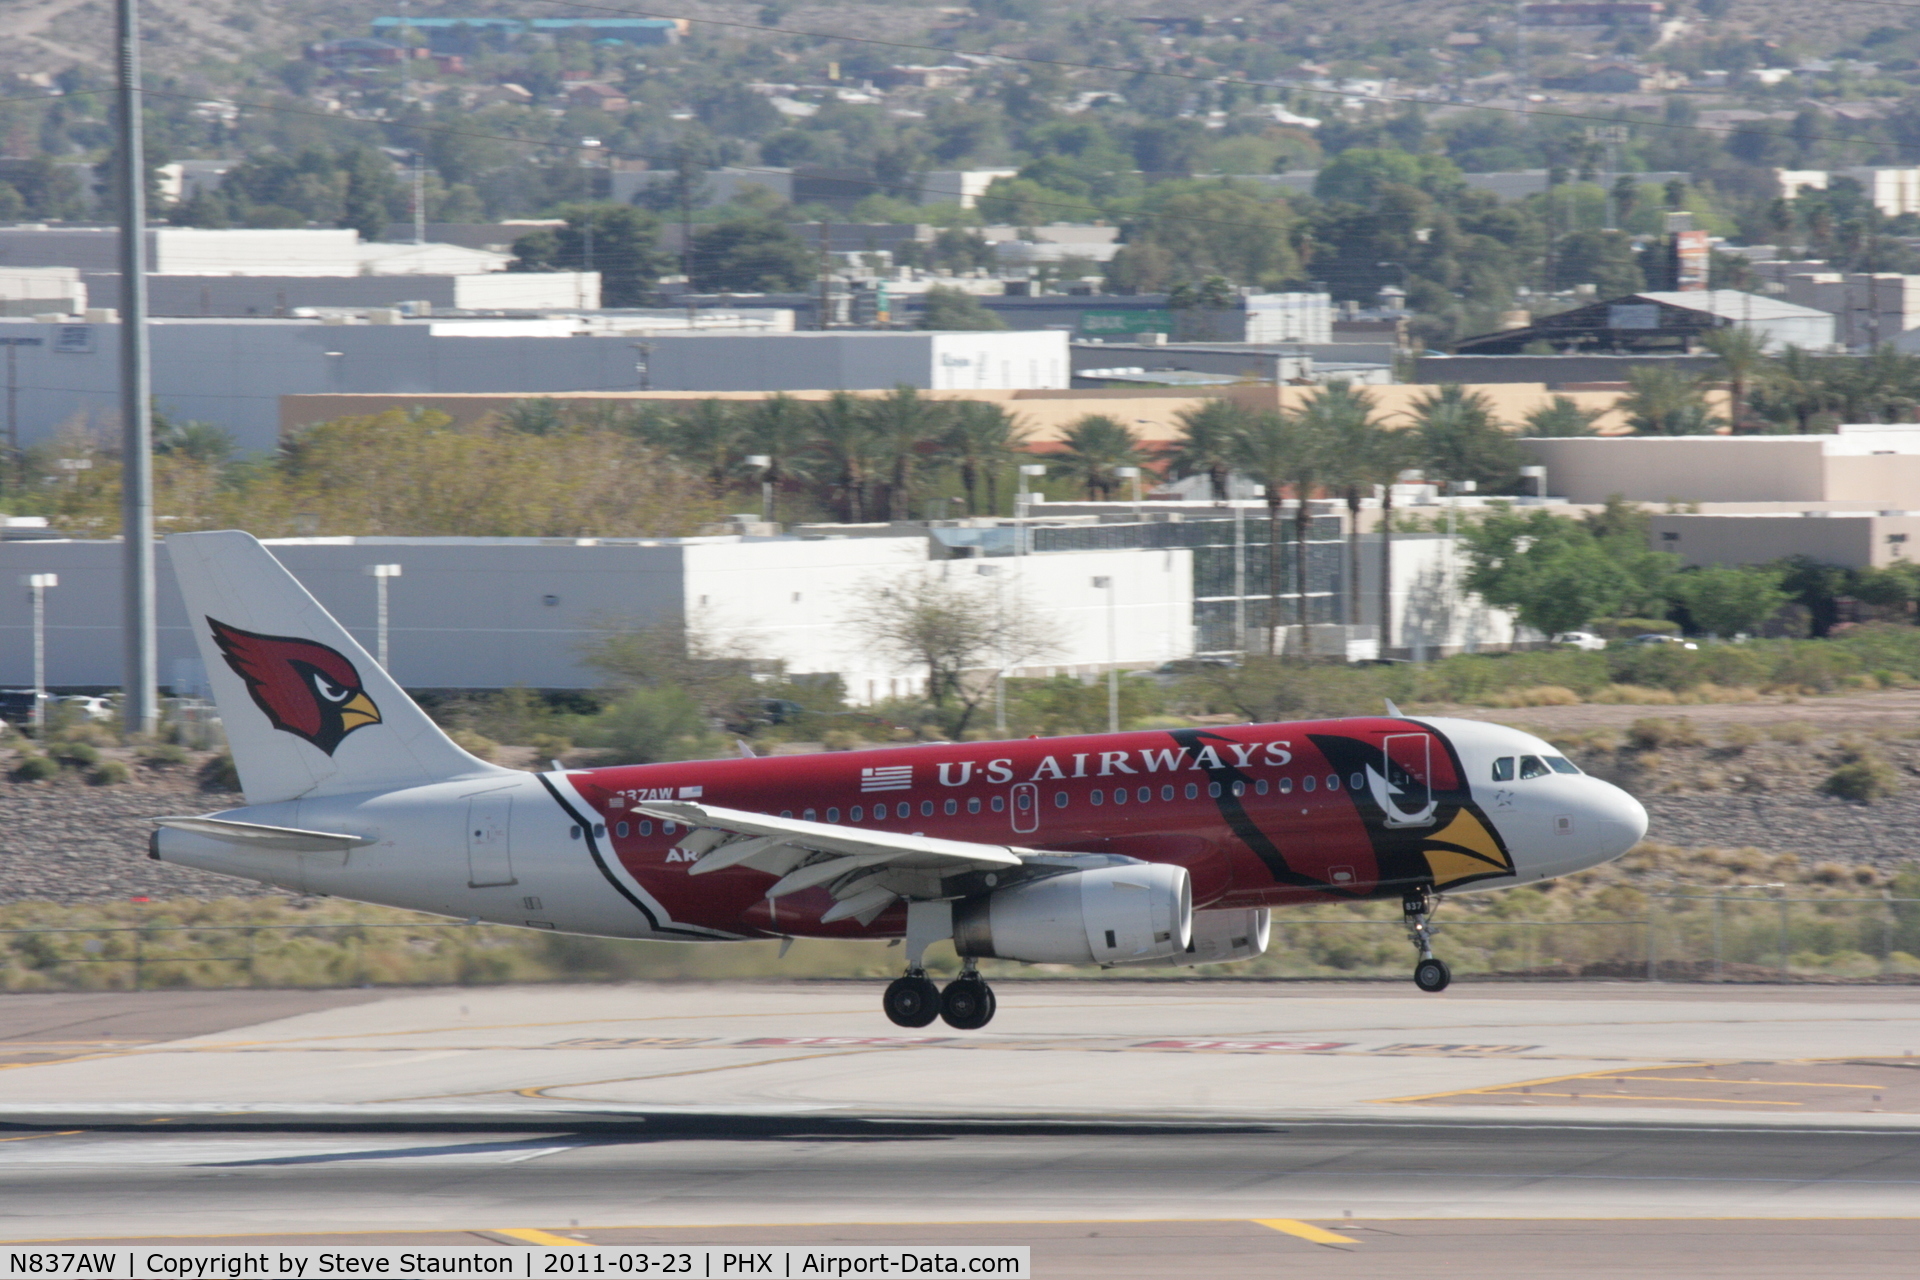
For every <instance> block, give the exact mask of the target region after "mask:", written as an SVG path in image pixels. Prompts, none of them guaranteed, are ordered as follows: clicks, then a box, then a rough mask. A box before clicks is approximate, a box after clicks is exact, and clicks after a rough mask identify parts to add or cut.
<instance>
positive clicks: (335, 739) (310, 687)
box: [207, 618, 380, 755]
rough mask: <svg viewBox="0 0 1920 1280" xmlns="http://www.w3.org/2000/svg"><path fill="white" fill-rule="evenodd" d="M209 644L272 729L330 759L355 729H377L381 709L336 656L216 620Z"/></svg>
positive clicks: (311, 645) (350, 667) (308, 644)
mask: <svg viewBox="0 0 1920 1280" xmlns="http://www.w3.org/2000/svg"><path fill="white" fill-rule="evenodd" d="M207 625H208V626H209V627H211V628H212V629H213V642H214V643H215V644H217V645H219V646H220V652H221V653H222V654H224V655H225V656H226V659H227V665H228V666H230V667H232V668H233V669H234V671H235V673H236V674H238V675H239V677H240V678H241V679H242V680H245V681H246V682H247V692H248V693H250V694H252V695H253V701H254V703H255V705H257V706H258V707H259V708H260V709H261V710H262V711H264V712H266V713H267V719H268V720H270V721H272V722H273V727H274V728H276V729H284V730H286V731H287V732H288V733H291V734H293V735H294V736H295V737H298V738H305V739H306V740H307V741H308V742H311V743H312V744H313V745H314V746H316V747H318V748H320V749H321V750H322V751H324V752H326V753H327V754H328V755H332V754H333V751H334V748H335V747H338V746H339V745H340V740H341V739H342V738H344V737H346V736H347V735H348V734H350V733H352V732H353V731H354V730H355V729H360V728H364V727H365V726H367V725H370V724H379V723H380V708H378V707H376V706H374V705H373V699H371V698H369V697H368V696H367V694H366V690H364V689H362V688H361V687H360V673H359V672H358V671H356V670H354V666H353V664H352V663H351V662H348V661H347V660H346V659H345V658H344V657H342V656H341V655H340V654H338V653H336V652H335V651H334V650H332V649H329V648H327V646H325V645H323V644H315V643H314V642H313V641H311V640H302V639H301V638H300V637H298V636H263V635H260V634H259V633H257V632H253V631H242V630H241V629H240V628H238V627H230V626H228V625H227V624H226V623H224V622H220V621H218V620H216V619H214V618H208V619H207Z"/></svg>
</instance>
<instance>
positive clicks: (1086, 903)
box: [953, 862, 1194, 964]
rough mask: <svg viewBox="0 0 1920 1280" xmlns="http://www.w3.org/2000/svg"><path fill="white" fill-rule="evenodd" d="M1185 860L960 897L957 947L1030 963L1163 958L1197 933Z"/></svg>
mask: <svg viewBox="0 0 1920 1280" xmlns="http://www.w3.org/2000/svg"><path fill="white" fill-rule="evenodd" d="M1193 921H1194V914H1193V886H1192V884H1191V883H1190V882H1189V880H1188V878H1187V869H1186V868H1185V867H1177V866H1171V865H1168V864H1166V863H1144V862H1143V863H1129V864H1125V865H1122V866H1117V867H1098V868H1094V869H1092V870H1087V871H1071V872H1068V873H1066V874H1065V875H1058V876H1049V877H1048V878H1046V879H1044V880H1031V881H1028V882H1027V883H1025V884H1016V885H1009V886H1008V887H1007V888H1004V889H998V890H995V891H994V892H992V893H988V894H983V895H982V896H980V897H977V898H970V899H967V900H966V901H964V902H957V903H955V904H954V908H953V948H954V950H955V951H958V952H959V953H960V954H961V955H963V956H979V957H983V958H984V957H998V958H1000V959H1002V960H1024V961H1026V962H1028V963H1029V964H1126V963H1128V962H1136V963H1137V962H1139V961H1143V960H1163V959H1166V958H1168V957H1171V956H1176V955H1179V954H1180V953H1182V952H1184V951H1185V950H1186V949H1187V944H1188V943H1189V942H1191V941H1192V937H1193Z"/></svg>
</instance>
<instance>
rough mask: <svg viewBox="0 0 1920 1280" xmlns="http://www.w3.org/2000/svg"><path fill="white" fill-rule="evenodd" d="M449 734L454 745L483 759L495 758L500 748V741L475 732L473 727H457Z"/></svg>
mask: <svg viewBox="0 0 1920 1280" xmlns="http://www.w3.org/2000/svg"><path fill="white" fill-rule="evenodd" d="M447 736H448V737H449V738H452V739H453V741H454V745H455V746H457V747H459V748H460V749H461V750H462V751H465V752H466V753H467V754H468V755H473V756H479V757H480V758H481V759H482V760H491V759H493V757H494V753H495V752H497V751H499V750H500V744H499V743H497V742H495V741H494V740H493V739H492V738H489V737H487V736H485V735H484V734H478V733H475V732H474V731H473V730H471V729H455V730H453V731H452V732H450V733H448V734H447Z"/></svg>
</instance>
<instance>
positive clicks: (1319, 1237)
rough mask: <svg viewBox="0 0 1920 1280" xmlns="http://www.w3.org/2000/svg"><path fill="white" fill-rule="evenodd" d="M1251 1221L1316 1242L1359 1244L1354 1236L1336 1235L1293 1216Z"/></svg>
mask: <svg viewBox="0 0 1920 1280" xmlns="http://www.w3.org/2000/svg"><path fill="white" fill-rule="evenodd" d="M1251 1221H1253V1222H1255V1223H1258V1224H1259V1225H1260V1226H1263V1227H1272V1228H1273V1229H1274V1230H1275V1231H1284V1232H1286V1233H1287V1234H1288V1235H1290V1236H1299V1237H1300V1238H1301V1239H1302V1240H1311V1241H1313V1242H1314V1243H1315V1244H1359V1243H1360V1242H1359V1241H1358V1240H1355V1239H1354V1238H1353V1237H1352V1236H1342V1235H1335V1234H1334V1233H1333V1232H1331V1231H1328V1230H1327V1229H1326V1228H1324V1227H1316V1226H1314V1225H1313V1224H1312V1223H1311V1222H1297V1221H1295V1220H1294V1219H1292V1218H1254V1219H1251Z"/></svg>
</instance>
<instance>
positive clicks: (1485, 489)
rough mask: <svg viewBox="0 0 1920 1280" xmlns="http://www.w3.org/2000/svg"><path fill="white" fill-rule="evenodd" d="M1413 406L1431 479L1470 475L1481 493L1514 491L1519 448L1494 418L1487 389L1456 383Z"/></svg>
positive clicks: (1417, 434) (1517, 474) (1421, 452)
mask: <svg viewBox="0 0 1920 1280" xmlns="http://www.w3.org/2000/svg"><path fill="white" fill-rule="evenodd" d="M1410 410H1411V412H1412V415H1413V421H1414V430H1415V433H1416V439H1417V441H1418V444H1417V446H1416V447H1417V448H1418V450H1419V455H1420V459H1421V465H1422V466H1424V467H1425V468H1426V471H1427V475H1428V477H1429V478H1430V479H1441V480H1450V481H1454V482H1456V483H1457V482H1459V481H1462V480H1471V481H1473V482H1474V484H1475V486H1476V487H1477V488H1478V490H1479V491H1480V492H1482V493H1511V492H1512V491H1513V487H1514V485H1515V483H1516V482H1518V480H1519V478H1520V447H1519V446H1518V445H1516V444H1515V443H1514V442H1513V437H1512V436H1510V435H1508V434H1507V432H1506V430H1505V429H1504V428H1502V427H1501V425H1500V424H1499V422H1498V421H1496V420H1495V418H1494V408H1493V401H1491V400H1489V399H1488V398H1487V396H1486V394H1485V393H1484V392H1479V391H1468V390H1467V389H1466V388H1464V387H1462V386H1461V385H1460V384H1459V383H1457V382H1449V383H1447V384H1445V385H1444V386H1442V387H1440V388H1439V389H1437V390H1434V391H1429V392H1427V393H1426V394H1424V395H1422V396H1419V397H1418V398H1416V399H1415V400H1414V401H1413V403H1412V405H1411V406H1410Z"/></svg>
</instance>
